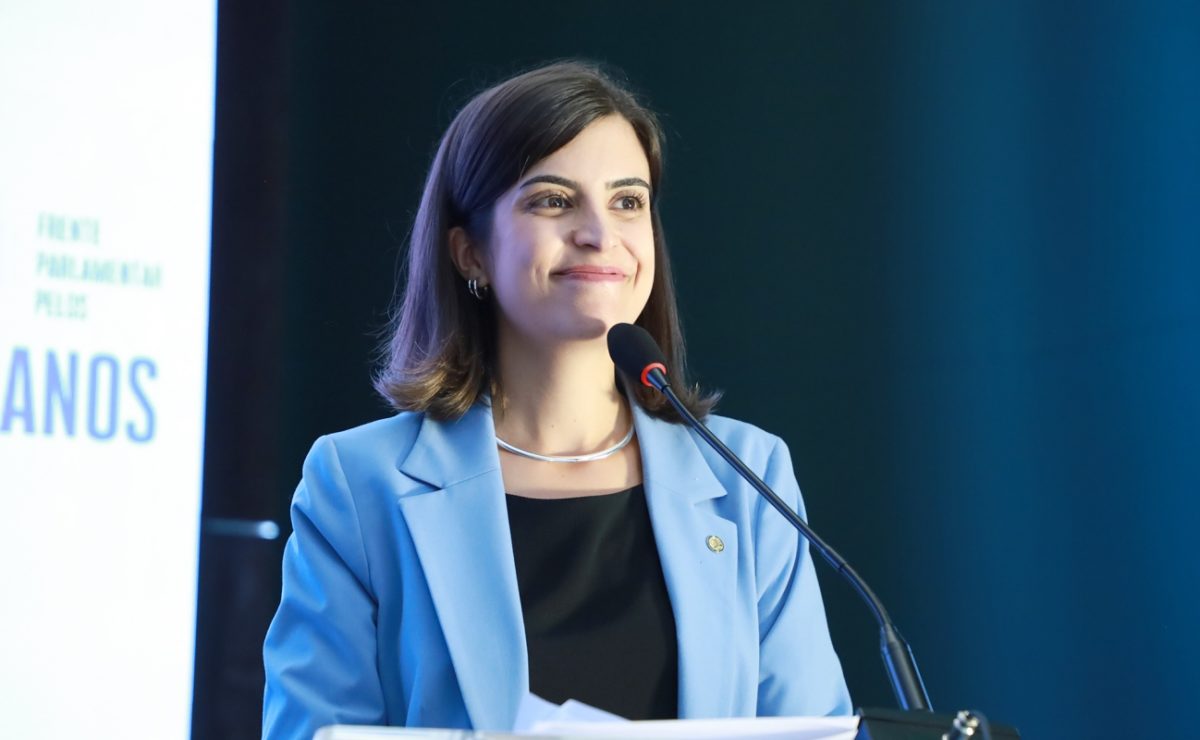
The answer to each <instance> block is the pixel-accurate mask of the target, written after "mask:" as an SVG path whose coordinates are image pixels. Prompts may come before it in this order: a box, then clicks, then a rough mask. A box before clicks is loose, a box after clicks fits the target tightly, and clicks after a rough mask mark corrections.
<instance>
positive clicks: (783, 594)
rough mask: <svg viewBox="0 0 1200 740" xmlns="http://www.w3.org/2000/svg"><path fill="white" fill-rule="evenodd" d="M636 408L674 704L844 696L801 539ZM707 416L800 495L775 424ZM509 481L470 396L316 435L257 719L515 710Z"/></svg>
mask: <svg viewBox="0 0 1200 740" xmlns="http://www.w3.org/2000/svg"><path fill="white" fill-rule="evenodd" d="M634 408H635V425H636V430H637V438H638V443H639V445H640V448H641V455H642V466H643V468H642V470H643V482H644V484H645V491H646V499H647V503H648V506H649V510H650V519H651V523H652V526H653V529H654V537H655V541H656V542H657V545H658V552H659V557H660V558H661V561H662V569H663V574H664V576H665V578H666V584H667V592H668V594H669V595H670V599H671V605H672V609H673V611H674V614H675V627H676V632H677V636H678V641H679V716H680V717H685V718H692V717H734V716H754V715H819V714H849V713H850V711H851V707H850V698H849V695H848V693H847V691H846V684H845V681H844V679H843V677H842V669H841V665H840V663H839V662H838V658H837V655H836V654H835V653H834V651H833V647H832V645H831V644H830V640H829V631H828V628H827V625H826V621H825V611H824V607H823V605H822V603H821V595H820V592H819V590H818V586H817V580H816V577H815V574H814V572H813V564H812V559H811V557H810V556H809V552H808V547H807V545H806V544H802V543H803V541H802V540H799V539H798V535H797V534H796V533H795V530H793V529H792V527H791V526H790V525H789V524H787V522H785V521H784V520H783V518H782V517H780V516H779V514H778V512H776V511H775V510H773V509H772V508H771V507H770V505H769V504H767V503H765V502H764V501H762V500H761V499H760V497H759V495H758V494H757V493H756V492H755V491H754V490H753V489H752V488H750V487H749V486H748V485H746V484H745V483H744V482H743V481H742V479H741V478H739V477H738V475H737V474H736V473H735V472H734V471H733V470H732V469H731V468H730V467H729V466H728V465H727V464H726V463H725V462H724V461H723V460H721V459H720V458H719V457H717V456H716V453H713V452H712V451H711V450H710V449H709V448H708V446H707V445H705V444H704V442H703V441H702V440H700V439H699V438H698V437H695V436H694V433H693V432H692V431H691V430H689V429H687V428H686V427H684V426H681V425H677V424H670V423H667V422H664V421H661V420H658V419H655V418H653V417H651V416H649V415H647V414H646V413H645V412H643V411H642V410H641V409H640V408H638V407H637V406H636V404H635V405H634ZM708 424H709V426H710V427H711V428H712V430H713V431H714V432H715V433H716V434H717V436H718V437H720V438H721V439H722V440H723V441H724V442H725V443H726V444H727V445H728V446H729V447H730V448H732V449H733V450H734V451H735V452H736V453H737V454H738V455H739V456H741V457H742V459H744V460H745V461H746V463H747V464H748V465H749V466H750V467H751V468H752V469H753V470H756V471H758V472H759V474H760V475H761V476H762V478H763V479H764V480H765V481H766V482H767V483H768V484H769V485H770V486H772V487H773V488H774V489H775V490H776V491H777V492H778V493H779V495H780V496H782V497H783V498H784V499H785V500H786V501H788V502H790V503H791V504H793V505H796V506H800V491H799V488H798V487H797V485H796V479H795V476H794V474H793V472H792V464H791V458H790V457H789V455H788V451H787V447H786V446H785V445H784V443H783V442H782V441H781V440H780V439H778V438H777V437H774V436H771V435H769V434H767V433H765V432H763V431H761V430H759V429H757V428H755V427H753V426H750V425H749V424H744V423H741V422H737V421H733V420H731V419H727V418H722V417H719V416H711V417H709V419H708ZM504 495H505V494H504V483H503V480H502V478H501V474H500V459H499V455H498V454H497V449H496V437H495V431H494V428H493V425H492V415H491V410H490V408H489V407H488V406H487V405H486V404H484V403H480V404H476V405H475V406H474V407H473V408H472V409H471V410H470V411H469V412H468V413H467V414H465V415H464V416H463V417H462V418H460V419H458V420H457V421H453V422H437V421H434V420H432V419H428V418H426V417H424V416H423V415H421V414H415V413H401V414H398V415H396V416H394V417H391V418H389V419H385V420H382V421H377V422H374V423H371V424H367V425H364V426H361V427H358V428H355V429H351V430H349V431H345V432H341V433H338V434H333V435H330V436H327V437H322V438H321V439H319V440H317V442H316V444H315V445H314V446H313V449H312V451H311V452H310V453H309V456H308V459H307V460H306V461H305V464H304V478H303V480H302V481H301V483H300V485H299V487H298V488H297V490H296V495H295V499H294V500H293V503H292V523H293V526H294V532H293V534H292V536H291V539H290V540H289V541H288V543H287V548H286V550H285V553H284V562H283V595H282V599H281V601H280V604H279V610H278V612H277V613H276V615H275V619H274V621H273V622H272V623H271V627H270V630H269V631H268V633H267V638H266V642H265V644H264V646H263V655H264V661H265V665H266V693H265V701H264V707H263V736H264V738H271V739H272V740H275V739H282V738H289V739H290V738H296V739H300V738H302V739H303V740H309V738H311V737H312V734H313V732H314V731H316V729H317V728H319V727H322V726H324V725H328V724H336V723H341V724H373V725H407V726H424V727H463V728H465V727H473V728H475V729H479V730H503V731H507V730H510V729H511V728H512V723H513V720H514V718H515V715H516V711H517V705H518V702H519V701H520V699H521V697H522V696H523V694H524V693H525V692H526V691H528V686H529V667H528V658H527V651H526V645H525V631H524V625H523V621H522V617H521V602H520V597H519V594H518V592H517V579H516V571H515V567H514V565H513V551H512V540H511V536H510V533H509V527H508V513H507V509H506V506H505V501H504ZM801 514H803V510H801ZM711 535H716V536H717V537H719V538H720V539H721V541H722V542H723V543H724V548H723V549H721V548H719V547H718V548H716V549H717V550H720V551H719V552H718V551H714V549H713V548H710V547H709V545H708V538H709V537H710V536H711Z"/></svg>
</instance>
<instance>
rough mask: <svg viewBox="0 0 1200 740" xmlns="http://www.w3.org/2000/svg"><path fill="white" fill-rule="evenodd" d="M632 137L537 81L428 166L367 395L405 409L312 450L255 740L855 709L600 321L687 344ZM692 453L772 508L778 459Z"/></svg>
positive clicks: (569, 79) (775, 448) (737, 500)
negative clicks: (760, 489) (553, 716)
mask: <svg viewBox="0 0 1200 740" xmlns="http://www.w3.org/2000/svg"><path fill="white" fill-rule="evenodd" d="M661 170H662V153H661V134H660V130H659V127H658V125H657V123H656V121H655V119H654V117H653V115H652V114H651V113H650V112H649V111H647V110H646V109H645V108H644V107H642V106H641V105H640V104H639V103H638V102H637V101H636V99H635V98H634V97H633V96H632V95H631V94H630V93H629V92H627V91H626V90H624V89H622V88H621V87H620V86H618V85H617V84H616V83H615V82H614V81H613V80H612V79H611V78H609V77H607V76H606V75H604V74H603V73H602V72H600V71H599V70H597V69H595V68H593V67H591V66H588V65H585V64H580V63H560V64H553V65H550V66H547V67H543V68H541V69H537V70H534V71H532V72H529V73H526V74H523V75H520V76H518V77H515V78H513V79H510V80H508V81H506V82H503V83H501V84H499V85H497V86H495V87H493V88H491V89H489V90H487V91H485V92H483V93H481V94H480V95H478V96H477V97H475V98H474V99H473V100H471V102H469V103H468V104H467V105H466V107H465V108H464V109H463V110H462V111H461V112H460V113H459V114H458V116H457V117H456V118H455V119H454V121H453V122H452V123H451V125H450V127H449V129H448V130H447V132H446V134H445V136H444V137H443V139H442V142H441V145H440V147H439V149H438V152H437V155H436V157H435V159H434V162H433V165H432V168H431V170H430V173H429V177H428V180H427V182H426V186H425V191H424V195H423V198H422V201H421V206H420V210H419V211H418V214H417V217H416V223H415V226H414V229H413V234H412V242H411V247H410V250H411V251H410V254H409V261H408V272H407V285H406V290H405V293H404V298H403V301H402V303H401V305H400V307H399V310H398V312H397V314H396V319H395V331H394V335H393V339H392V342H391V345H390V352H389V356H388V359H387V363H386V365H385V367H384V369H383V370H382V372H381V373H380V375H379V377H378V379H377V383H376V387H377V388H378V389H379V391H380V392H381V393H382V394H383V395H384V396H385V397H386V398H387V399H388V400H389V401H390V402H391V403H392V404H393V405H394V406H395V407H396V408H397V409H398V410H399V411H400V413H398V414H397V415H395V416H393V417H392V418H389V419H386V420H383V421H379V422H375V423H373V424H368V425H365V426H363V427H359V428H357V429H352V430H349V431H346V432H342V433H339V434H334V435H331V436H328V437H323V438H322V439H320V440H318V442H317V443H316V445H315V446H314V447H313V450H312V452H311V453H310V455H309V457H308V459H307V461H306V463H305V467H304V478H303V480H302V482H301V484H300V486H299V488H298V489H297V492H296V496H295V499H294V502H293V507H292V517H293V524H294V533H293V535H292V538H291V540H290V541H289V543H288V546H287V550H286V553H285V557H284V588H283V596H282V600H281V603H280V606H279V611H278V613H277V614H276V617H275V620H274V622H273V623H272V625H271V629H270V631H269V633H268V635H267V639H266V643H265V646H264V655H265V662H266V669H267V687H266V698H265V707H264V735H265V736H267V737H271V738H292V737H296V738H300V737H304V738H307V737H309V736H311V734H312V732H313V731H314V730H316V729H317V728H318V727H321V726H323V725H326V724H334V723H342V724H392V725H409V726H429V727H474V728H476V729H482V730H508V729H510V728H511V726H512V723H513V720H514V717H515V713H516V710H517V706H518V704H519V702H520V700H521V698H522V697H523V696H524V694H525V693H526V692H527V691H530V690H532V691H533V693H535V694H540V695H543V696H545V697H546V698H550V699H554V700H558V701H561V700H563V699H565V698H568V697H570V698H576V699H579V700H581V701H585V702H588V703H592V704H595V705H597V706H600V707H601V708H604V709H608V710H610V711H615V712H617V713H619V714H622V715H623V716H629V717H633V718H647V717H675V716H678V717H721V716H751V715H755V714H760V715H766V714H792V715H800V714H826V713H848V712H849V710H850V706H849V698H848V696H847V692H846V687H845V683H844V681H843V678H842V673H841V668H840V665H839V663H838V660H837V657H836V655H835V654H834V652H833V649H832V646H831V645H830V641H829V634H828V629H827V626H826V622H825V615H824V609H823V606H822V603H821V597H820V593H819V591H818V587H817V582H816V579H815V575H814V573H813V566H812V562H811V559H810V557H809V554H808V549H807V546H805V545H803V544H802V543H800V542H798V541H797V537H796V535H795V533H794V531H793V530H792V529H791V528H790V526H789V525H788V524H786V523H785V522H784V521H783V520H782V519H781V518H780V517H779V516H778V515H777V514H776V512H774V511H771V510H770V508H769V507H768V506H766V505H765V504H764V503H763V502H761V501H760V500H759V498H758V496H757V494H756V493H755V492H754V491H753V490H752V489H750V488H749V487H748V486H746V485H745V484H744V483H743V482H742V480H741V479H740V478H738V476H737V475H736V474H735V473H734V472H733V471H732V470H731V469H729V468H728V467H727V466H726V465H725V464H724V463H723V461H721V460H720V459H719V458H717V457H716V456H715V455H714V454H712V453H711V452H710V451H709V449H708V448H707V447H706V446H705V445H704V444H703V443H702V442H701V441H700V440H698V439H697V438H696V437H694V436H693V434H692V433H691V432H690V431H689V430H688V429H687V428H686V427H684V426H683V425H681V424H679V423H678V419H677V417H676V416H675V415H674V413H673V410H672V409H671V408H670V407H669V406H668V405H667V404H666V403H665V402H664V401H663V400H662V399H661V398H659V397H657V396H655V395H654V393H655V392H654V391H651V390H650V389H647V388H644V387H642V386H640V385H637V384H624V383H621V382H620V380H619V378H617V377H616V374H615V371H614V367H613V363H612V361H611V360H610V359H609V356H608V352H607V349H606V344H605V337H606V333H607V330H608V329H609V328H610V327H611V326H613V325H614V324H616V323H619V322H630V323H637V324H639V325H641V326H643V327H644V328H646V329H647V330H648V331H649V332H650V333H651V335H653V336H654V338H655V339H656V340H657V341H658V343H659V344H660V345H661V346H662V347H663V349H664V351H665V353H666V354H667V356H668V357H669V358H671V360H672V363H673V375H674V377H675V378H676V379H677V385H679V387H680V388H684V389H685V390H686V392H685V393H683V394H682V395H683V397H684V399H685V402H686V403H687V404H688V405H689V407H690V408H692V409H693V410H694V411H695V412H696V413H698V414H699V415H702V416H703V415H705V414H706V413H707V411H708V410H709V408H710V407H711V405H712V402H713V399H712V398H711V397H706V396H704V395H702V394H701V393H700V392H699V391H698V390H697V389H696V388H687V387H686V386H684V385H683V384H681V383H679V378H680V377H681V370H682V368H683V367H684V363H683V359H684V358H683V343H682V338H681V335H680V332H679V322H678V318H677V314H676V307H675V296H674V291H673V288H672V285H671V278H670V270H669V264H668V261H667V253H666V250H665V247H664V242H663V236H662V228H661V225H660V223H659V219H658V213H657V211H656V209H655V207H654V204H655V202H656V197H657V195H658V186H659V183H660V181H661V176H662V171H661ZM708 423H709V425H710V427H711V428H712V429H713V431H714V432H716V434H717V435H718V436H720V437H721V438H722V439H723V440H724V441H725V442H726V444H727V445H729V446H730V447H731V448H732V449H734V450H735V451H736V452H737V453H738V454H739V455H741V456H742V458H743V459H744V460H745V461H746V462H747V463H748V464H749V465H750V466H751V467H752V468H754V469H755V470H757V471H760V472H761V474H762V476H763V478H764V479H765V480H766V481H767V482H768V483H769V484H771V485H772V486H773V487H774V488H775V490H777V491H778V492H779V493H780V494H781V495H782V496H784V497H785V498H786V499H789V500H790V502H791V503H792V504H793V505H796V506H800V497H799V490H798V488H797V485H796V481H795V477H794V475H793V473H792V468H791V461H790V458H789V456H788V452H787V449H786V447H785V446H784V444H783V443H782V442H781V441H780V440H779V439H778V438H776V437H773V436H771V435H768V434H766V433H764V432H762V431H760V430H758V429H756V428H754V427H752V426H749V425H747V424H742V423H739V422H735V421H732V420H729V419H724V418H721V417H717V416H708Z"/></svg>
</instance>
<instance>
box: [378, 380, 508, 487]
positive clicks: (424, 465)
mask: <svg viewBox="0 0 1200 740" xmlns="http://www.w3.org/2000/svg"><path fill="white" fill-rule="evenodd" d="M397 467H398V468H399V469H400V472H402V473H404V474H405V475H407V476H408V477H410V478H414V479H416V480H419V481H421V482H423V483H426V484H428V485H429V486H430V487H431V488H433V489H435V490H440V489H444V488H447V487H449V486H452V485H454V484H455V483H459V482H461V481H464V480H468V479H470V478H475V477H477V476H480V475H483V474H484V473H488V472H491V471H499V470H500V453H499V452H498V451H497V448H496V430H495V425H494V424H493V422H492V407H491V404H490V402H488V401H487V400H480V401H479V402H478V403H476V404H475V405H473V406H471V408H470V409H468V410H467V413H465V414H463V415H462V416H461V417H459V418H458V419H455V420H453V421H434V420H433V419H430V418H429V417H428V416H426V417H424V418H423V420H422V422H421V428H420V430H419V431H418V432H417V438H416V441H415V442H414V443H413V446H412V447H411V448H410V449H409V451H408V453H407V454H406V455H405V456H404V457H403V458H401V460H400V461H399V463H398V465H397Z"/></svg>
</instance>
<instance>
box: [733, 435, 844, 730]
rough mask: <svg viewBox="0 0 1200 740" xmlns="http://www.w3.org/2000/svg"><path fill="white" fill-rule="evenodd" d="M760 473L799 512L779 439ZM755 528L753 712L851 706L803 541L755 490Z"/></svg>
mask: <svg viewBox="0 0 1200 740" xmlns="http://www.w3.org/2000/svg"><path fill="white" fill-rule="evenodd" d="M762 478H763V481H765V482H766V484H767V485H769V486H770V487H771V488H772V489H774V491H775V492H776V493H778V494H779V496H780V497H781V498H783V500H784V501H785V502H787V503H788V505H789V506H792V507H794V508H795V509H796V512H797V513H798V514H800V516H802V517H803V516H805V513H804V502H803V501H802V499H801V497H800V487H799V485H797V483H796V476H795V473H793V471H792V459H791V456H790V455H789V454H788V449H787V445H786V444H784V443H783V441H782V440H776V444H775V447H774V449H773V450H772V451H771V455H770V458H769V459H768V462H767V469H766V471H765V473H764V474H763V476H762ZM755 531H756V532H757V536H756V539H755V549H756V552H755V569H756V574H755V575H756V577H757V581H758V614H759V655H760V658H759V660H760V664H759V665H760V667H759V685H758V714H760V715H820V714H850V713H851V712H852V708H851V705H850V695H849V692H848V691H847V689H846V681H845V679H844V678H843V676H842V666H841V663H840V661H839V660H838V657H837V654H836V653H835V652H834V650H833V644H832V643H831V642H830V639H829V626H828V624H827V623H826V620H825V605H824V603H823V602H822V601H821V591H820V587H819V586H818V584H817V574H816V572H815V570H814V568H813V561H812V556H811V554H810V553H809V546H808V541H807V540H805V539H804V538H803V537H802V536H801V535H800V534H799V533H798V532H797V531H796V530H795V529H794V528H793V527H792V525H791V524H789V523H788V522H787V520H785V519H784V518H783V517H782V516H780V514H779V512H777V511H776V510H775V509H774V508H772V506H771V505H770V504H769V503H768V502H767V501H766V500H765V499H763V498H762V497H761V496H759V497H758V501H757V509H756V512H755Z"/></svg>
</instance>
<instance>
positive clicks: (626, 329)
mask: <svg viewBox="0 0 1200 740" xmlns="http://www.w3.org/2000/svg"><path fill="white" fill-rule="evenodd" d="M608 353H609V355H610V356H611V357H612V359H613V362H614V363H615V364H616V366H617V368H618V369H620V370H621V372H622V373H624V374H625V375H626V376H627V377H629V378H638V379H639V380H640V381H641V383H642V384H643V385H646V386H648V387H650V388H654V389H655V390H658V391H660V392H661V393H662V394H663V395H664V396H666V397H667V400H668V401H670V402H671V405H672V406H674V407H675V410H676V411H678V412H679V415H680V416H681V417H683V420H684V421H685V422H687V424H688V426H690V427H691V428H692V429H694V430H696V432H697V433H698V434H699V435H700V436H701V437H703V438H704V441H706V442H708V444H710V445H711V446H712V447H713V449H714V450H716V451H717V453H718V454H719V455H720V456H721V457H723V458H724V459H725V461H726V462H728V463H729V464H730V465H732V466H733V468H734V469H735V470H736V471H737V472H738V473H739V474H740V475H741V476H742V477H743V478H745V479H746V482H748V483H749V484H750V485H751V486H753V487H754V488H755V490H757V491H758V492H759V493H760V494H762V496H763V497H765V498H766V499H767V501H768V502H770V504H771V505H772V506H774V507H775V509H776V510H777V511H779V513H780V514H782V515H783V517H784V518H785V519H787V520H788V522H790V523H791V524H792V526H793V527H795V528H796V529H797V530H799V531H800V533H801V534H802V535H804V538H805V539H807V540H808V541H809V543H810V544H811V545H812V546H813V548H814V549H815V550H816V551H817V552H818V553H820V554H821V557H823V558H825V560H826V561H827V562H828V563H829V564H830V565H831V566H833V568H834V570H836V571H837V572H838V573H841V574H842V576H843V577H844V578H846V580H848V581H849V582H850V585H851V586H853V587H854V590H855V591H857V592H858V595H859V596H861V597H862V599H863V600H864V601H866V602H867V606H868V607H870V609H871V612H872V613H873V614H874V615H875V621H876V622H878V623H879V642H880V646H879V647H880V652H881V653H882V654H883V664H884V668H885V669H886V670H887V674H888V678H889V679H890V680H891V684H892V692H893V693H894V694H895V695H896V702H897V703H898V704H899V705H900V708H901V709H906V710H922V711H931V707H930V705H929V695H928V694H927V693H926V692H925V684H924V682H923V681H922V680H921V674H920V673H919V672H918V671H917V663H916V660H915V659H914V658H913V654H912V650H911V649H910V648H909V647H908V643H907V642H905V640H904V638H903V637H901V636H900V632H899V631H898V630H897V629H896V625H895V624H894V623H893V622H892V618H891V616H890V615H888V613H887V610H886V609H884V607H883V602H881V601H880V600H879V597H878V596H876V595H875V592H874V591H872V590H871V587H870V586H868V585H867V582H866V581H864V580H863V579H862V577H861V576H859V575H858V573H856V572H855V571H854V569H853V568H851V567H850V564H849V563H847V562H846V561H845V559H843V558H842V556H841V555H839V554H838V553H837V551H835V550H834V549H833V548H832V547H830V546H829V545H828V544H826V542H825V541H824V540H822V539H821V538H820V537H819V536H818V535H817V533H816V532H814V531H813V530H812V529H811V528H810V527H809V526H808V523H807V522H805V521H804V520H803V519H801V518H800V515H799V514H797V513H796V512H795V511H793V510H792V508H791V507H790V506H788V505H787V502H785V501H784V500H783V499H781V498H780V497H779V495H778V494H777V493H775V492H774V491H772V490H771V488H770V486H768V485H767V484H766V483H764V482H763V481H762V479H761V478H759V477H758V476H757V475H756V474H755V473H754V471H752V470H750V468H748V467H746V464H745V463H743V462H742V461H741V459H740V458H738V456H737V455H735V454H734V453H733V451H732V450H730V449H729V448H728V447H726V446H725V443H724V442H722V441H721V440H720V439H718V438H717V436H716V435H715V434H713V433H712V432H711V431H710V430H709V429H708V427H706V426H704V424H703V423H702V422H701V421H700V420H699V419H697V418H696V417H695V416H694V415H693V414H692V412H691V411H689V410H688V408H687V406H684V405H683V401H681V400H679V396H677V395H676V394H675V391H674V390H673V389H672V388H671V385H670V383H669V382H668V380H667V361H666V358H665V357H663V353H662V350H661V349H659V347H658V344H657V343H656V342H655V341H654V338H653V337H651V336H650V333H649V332H647V331H646V330H645V329H643V328H641V327H640V326H634V325H633V324H617V325H615V326H613V328H611V329H609V330H608Z"/></svg>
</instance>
